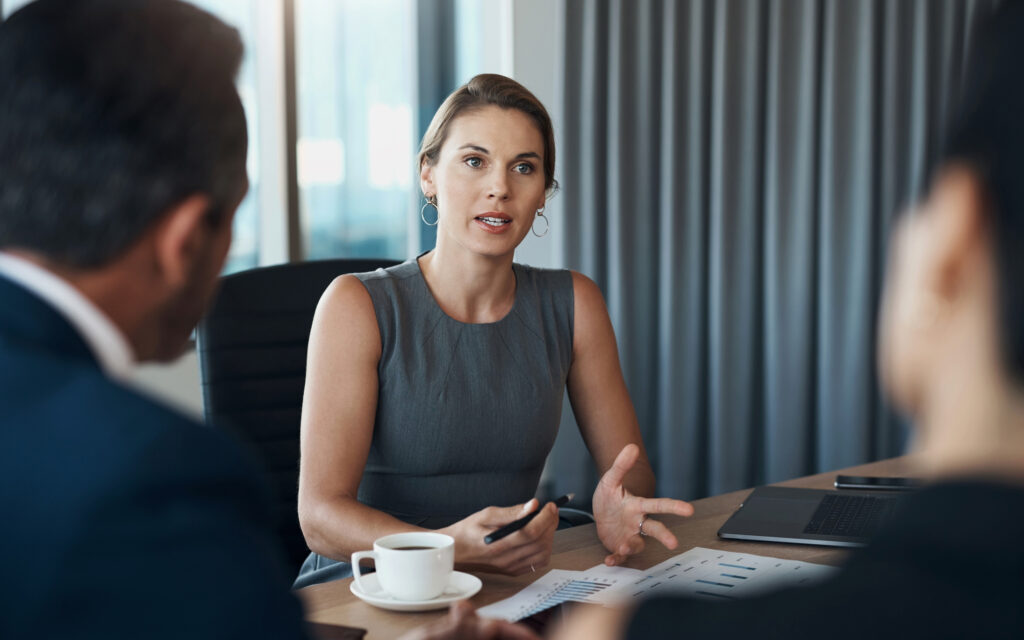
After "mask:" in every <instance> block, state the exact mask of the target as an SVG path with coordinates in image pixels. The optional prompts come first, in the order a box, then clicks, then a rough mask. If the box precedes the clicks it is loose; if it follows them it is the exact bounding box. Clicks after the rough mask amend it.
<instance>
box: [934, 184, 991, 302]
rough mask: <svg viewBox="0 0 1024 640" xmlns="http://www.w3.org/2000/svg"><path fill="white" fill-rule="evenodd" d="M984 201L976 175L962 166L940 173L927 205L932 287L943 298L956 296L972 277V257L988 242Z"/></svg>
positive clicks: (989, 239)
mask: <svg viewBox="0 0 1024 640" xmlns="http://www.w3.org/2000/svg"><path fill="white" fill-rule="evenodd" d="M985 202H986V198H985V189H984V187H983V185H982V183H981V180H980V179H979V177H978V175H977V173H976V172H975V171H973V170H971V169H970V168H967V167H963V166H954V167H950V168H948V169H946V170H945V171H943V172H942V174H941V175H940V176H939V178H938V180H937V182H936V185H935V187H934V188H933V190H932V196H931V202H929V206H928V208H929V209H930V210H931V211H930V214H931V216H930V217H931V220H930V221H929V227H930V229H929V236H930V237H929V239H930V241H931V243H930V244H931V247H930V248H931V256H932V258H933V261H932V267H933V270H932V274H931V275H932V278H933V282H932V285H933V286H934V288H935V292H936V293H938V294H939V295H941V296H942V297H944V298H946V299H953V298H954V297H955V296H956V295H957V294H958V293H959V287H960V286H961V284H962V283H963V282H964V278H965V277H967V278H970V277H973V276H974V274H973V273H971V272H970V268H971V266H972V261H973V258H975V257H976V256H978V255H982V254H983V253H984V252H985V251H986V247H985V246H984V245H985V244H987V243H989V242H990V241H991V238H990V237H989V229H990V227H989V224H988V215H987V213H986V205H985ZM979 251H981V252H982V254H979V253H978V252H979Z"/></svg>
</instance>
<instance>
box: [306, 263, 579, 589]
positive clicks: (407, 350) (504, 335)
mask: <svg viewBox="0 0 1024 640" xmlns="http://www.w3.org/2000/svg"><path fill="white" fill-rule="evenodd" d="M513 271H514V273H515V277H516V297H515V302H514V304H513V307H512V310H511V311H509V313H508V314H507V315H506V316H505V317H504V318H502V319H501V320H499V321H497V322H494V323H488V324H465V323H462V322H459V321H457V320H454V319H453V318H451V317H450V316H448V315H447V314H446V313H445V312H444V311H443V310H442V309H441V308H440V307H439V306H438V304H437V302H436V301H435V300H434V297H433V295H432V294H431V293H430V290H429V289H428V288H427V283H426V281H425V280H424V278H423V274H422V272H421V271H420V268H419V263H418V262H417V260H415V259H414V260H409V261H408V262H404V263H402V264H400V265H396V266H394V267H390V268H388V269H378V270H377V271H374V272H371V273H362V274H356V277H357V278H359V280H360V281H362V283H363V284H364V285H365V286H366V289H367V291H369V293H370V298H371V299H372V301H373V308H374V312H375V313H376V315H377V325H378V327H379V328H380V336H381V346H382V349H381V358H380V365H379V366H378V370H377V374H378V378H379V392H378V400H377V416H376V422H375V423H374V431H373V441H372V443H371V445H370V452H369V456H368V458H367V462H366V468H365V471H364V472H363V478H362V482H361V483H360V485H359V501H360V502H362V503H364V504H366V505H368V506H370V507H373V508H375V509H379V510H380V511H384V512H386V513H389V514H391V515H392V516H394V517H396V518H398V519H400V520H402V521H404V522H408V523H411V524H415V525H417V526H421V527H425V528H429V529H436V528H440V527H445V526H448V525H450V524H452V523H453V522H456V521H458V520H461V519H462V518H464V517H466V516H468V515H470V514H472V513H474V512H476V511H479V510H480V509H482V508H484V507H487V506H490V505H496V506H508V505H512V504H516V503H519V502H525V501H527V500H529V499H530V498H531V497H532V496H533V495H534V493H535V492H536V490H537V485H538V482H539V480H540V474H541V470H542V469H543V467H544V461H545V460H546V459H547V455H548V453H549V452H550V451H551V447H552V446H553V445H554V442H555V435H556V434H557V432H558V424H559V421H560V418H561V414H562V397H563V395H564V390H565V382H566V377H567V376H568V373H569V365H570V363H571V361H572V342H573V290H572V275H571V274H570V272H569V271H566V270H549V269H536V268H533V267H528V266H524V265H519V264H514V265H513ZM349 575H351V568H350V566H349V564H348V563H347V562H339V561H337V560H332V559H329V558H325V557H322V556H319V555H317V554H315V553H314V554H310V556H309V558H308V559H307V560H306V562H305V563H304V564H303V566H302V569H301V571H300V572H299V577H298V579H297V580H296V582H295V587H296V588H298V587H302V586H307V585H310V584H317V583H319V582H327V581H329V580H335V579H338V578H342V577H348V576H349Z"/></svg>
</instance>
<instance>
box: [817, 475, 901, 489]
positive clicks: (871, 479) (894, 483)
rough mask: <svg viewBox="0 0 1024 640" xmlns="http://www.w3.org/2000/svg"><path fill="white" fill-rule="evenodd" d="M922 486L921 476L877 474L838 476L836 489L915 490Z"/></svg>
mask: <svg viewBox="0 0 1024 640" xmlns="http://www.w3.org/2000/svg"><path fill="white" fill-rule="evenodd" d="M920 487H921V480H920V479H919V478H890V477H877V476H836V489H871V490H874V491H913V490H914V489H919V488H920Z"/></svg>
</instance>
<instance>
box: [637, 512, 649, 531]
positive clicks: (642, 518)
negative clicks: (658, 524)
mask: <svg viewBox="0 0 1024 640" xmlns="http://www.w3.org/2000/svg"><path fill="white" fill-rule="evenodd" d="M646 521H647V514H646V513H645V514H642V515H641V516H640V529H639V530H638V531H637V533H638V534H640V535H642V536H646V535H647V534H646V533H644V522H646Z"/></svg>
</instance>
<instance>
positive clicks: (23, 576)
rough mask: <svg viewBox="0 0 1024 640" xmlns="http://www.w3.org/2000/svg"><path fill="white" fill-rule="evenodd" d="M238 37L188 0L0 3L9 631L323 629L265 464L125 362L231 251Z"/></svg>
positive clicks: (173, 328)
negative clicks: (303, 601)
mask: <svg viewBox="0 0 1024 640" xmlns="http://www.w3.org/2000/svg"><path fill="white" fill-rule="evenodd" d="M241 57H242V44H241V41H240V39H239V37H238V34H237V32H235V31H234V30H233V29H231V28H229V27H227V26H226V25H224V24H223V23H221V22H220V21H219V20H217V19H215V18H213V17H212V16H210V15H209V14H207V13H205V12H202V11H200V10H198V9H196V8H195V7H192V6H190V5H186V4H183V3H178V2H171V1H157V0H152V1H151V0H142V1H137V2H126V1H113V0H110V1H108V0H88V1H81V0H69V1H64V0H43V1H41V2H37V3H34V4H30V5H27V6H26V7H25V8H23V9H22V10H21V11H19V12H17V13H16V14H14V15H12V16H11V17H10V18H9V19H8V20H7V21H5V22H3V23H0V424H2V427H0V478H2V480H0V514H2V517H0V520H2V521H3V525H2V526H0V568H2V569H0V574H2V575H3V577H4V579H3V582H2V584H0V637H5V638H17V637H61V638H72V637H99V636H102V637H146V638H153V637H168V638H171V637H173V638H184V637H192V638H205V637H210V638H214V637H216V638H251V637H264V636H266V637H275V638H290V637H291V638H294V637H302V636H303V635H304V634H305V630H304V629H303V626H302V612H301V607H300V606H299V603H298V601H297V600H296V598H294V597H293V596H292V595H290V594H289V592H288V590H287V585H288V582H289V580H290V578H291V576H289V575H287V574H286V573H285V571H284V567H283V564H282V562H281V560H280V556H279V551H278V546H277V541H276V540H275V539H274V538H273V535H272V533H271V529H270V526H269V518H270V516H269V510H268V507H267V503H266V501H265V500H264V499H263V488H262V486H261V484H260V483H259V481H258V480H257V476H256V474H255V472H254V469H253V467H251V466H250V464H249V463H248V461H247V460H246V459H245V458H243V456H241V455H239V453H238V450H237V449H236V447H235V446H234V445H233V444H231V443H229V442H227V441H226V440H225V438H224V437H222V436H221V435H219V434H218V433H216V432H213V431H211V430H209V429H206V428H204V427H202V426H200V425H198V424H195V423H194V422H193V421H191V420H189V419H187V418H185V417H183V416H181V415H179V414H177V413H175V412H174V411H171V410H168V409H166V408H164V407H162V406H160V405H158V404H157V403H155V402H153V401H151V400H149V399H147V398H145V397H143V396H141V395H139V394H138V393H136V392H135V391H132V390H131V389H130V388H129V387H127V386H125V384H124V380H125V379H126V378H127V377H128V376H129V375H130V373H131V370H132V367H133V365H134V363H136V362H141V361H168V360H171V359H173V358H175V357H176V356H178V355H179V354H180V353H181V351H182V349H183V346H184V344H185V342H186V340H187V338H188V336H189V333H190V331H191V328H192V326H194V324H195V323H196V321H197V320H198V318H199V316H200V314H201V312H202V310H203V308H204V305H205V304H206V302H207V300H208V299H209V297H210V295H211V293H212V292H213V289H214V284H215V281H216V277H217V275H218V273H219V271H220V269H221V267H222V265H223V262H224V258H225V255H226V253H227V250H228V246H229V244H230V241H231V222H232V217H233V215H234V211H235V208H236V207H237V206H238V203H239V202H240V200H241V199H242V197H243V195H244V194H245V192H246V189H247V178H246V173H245V157H246V146H247V137H246V125H245V115H244V113H243V111H242V105H241V102H240V101H239V98H238V94H237V92H236V91H235V88H234V76H235V73H236V71H237V68H238V66H239V63H240V61H241Z"/></svg>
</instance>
